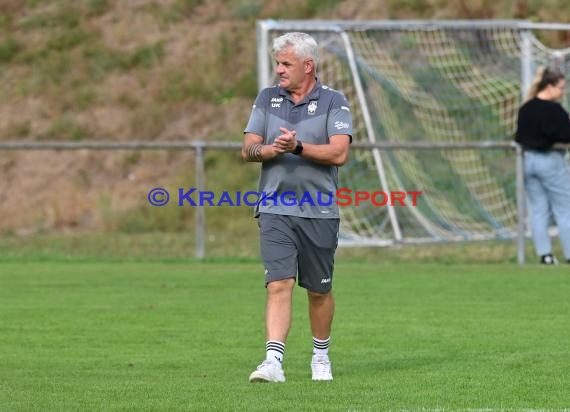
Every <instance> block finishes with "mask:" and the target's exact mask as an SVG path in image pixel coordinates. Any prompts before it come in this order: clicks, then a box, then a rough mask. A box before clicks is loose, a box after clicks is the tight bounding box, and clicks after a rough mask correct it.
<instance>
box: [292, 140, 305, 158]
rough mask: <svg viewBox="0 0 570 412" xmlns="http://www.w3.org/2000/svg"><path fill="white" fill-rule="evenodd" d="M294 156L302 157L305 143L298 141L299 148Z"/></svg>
mask: <svg viewBox="0 0 570 412" xmlns="http://www.w3.org/2000/svg"><path fill="white" fill-rule="evenodd" d="M292 153H293V154H294V155H297V156H298V155H300V154H301V153H303V142H302V141H300V140H297V146H295V150H293V152H292Z"/></svg>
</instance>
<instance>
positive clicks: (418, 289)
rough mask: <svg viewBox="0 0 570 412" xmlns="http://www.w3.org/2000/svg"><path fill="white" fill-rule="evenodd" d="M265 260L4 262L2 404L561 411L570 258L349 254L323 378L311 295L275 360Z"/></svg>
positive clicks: (340, 274) (0, 272) (338, 275)
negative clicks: (330, 374)
mask: <svg viewBox="0 0 570 412" xmlns="http://www.w3.org/2000/svg"><path fill="white" fill-rule="evenodd" d="M262 282H263V272H262V268H261V265H260V264H259V263H258V262H237V261H233V262H209V263H197V262H193V261H191V260H187V261H182V260H181V261H178V262H170V263H168V262H157V261H141V262H105V261H101V262H94V261H91V262H87V261H83V262H81V261H68V262H62V261H57V260H51V261H50V260H47V261H44V262H39V261H25V260H23V259H22V260H17V259H13V260H9V261H6V260H4V261H3V262H0V284H1V285H2V287H1V288H0V405H1V407H0V409H2V410H9V411H46V410H53V411H55V410H57V411H72V410H73V411H77V410H97V411H99V410H113V411H116V410H133V411H135V410H136V411H151V410H152V411H155V410H172V411H174V410H185V411H206V410H207V411H234V410H236V411H264V410H276V411H277V410H278V411H385V410H436V409H437V410H468V409H469V410H473V409H485V410H531V409H532V410H561V409H563V408H568V407H569V406H570V401H568V396H567V388H568V386H569V384H570V372H569V371H568V364H570V351H569V349H568V341H569V340H570V330H569V328H568V325H567V322H568V315H569V314H570V301H569V300H568V296H569V294H570V278H569V277H568V269H567V268H566V267H563V266H559V267H555V268H553V267H548V268H545V267H537V266H536V265H533V266H530V265H529V266H527V267H523V268H521V267H518V266H516V265H513V264H489V263H487V264H442V263H427V264H426V263H423V264H422V263H405V262H400V263H393V262H383V261H382V260H381V259H378V260H376V261H375V262H365V263H355V262H354V261H353V260H351V259H339V262H338V263H337V269H336V272H335V294H336V299H337V311H336V318H335V324H334V332H333V342H332V347H331V357H332V360H333V368H334V373H335V380H334V381H333V382H330V383H325V382H319V383H313V382H311V381H310V376H309V373H310V372H309V362H310V354H311V352H310V351H311V336H310V332H309V330H308V321H307V314H306V297H305V294H304V292H303V291H302V289H297V290H296V293H295V302H294V318H293V325H292V330H291V334H290V338H289V341H288V342H287V349H286V355H285V371H286V375H287V382H286V383H285V384H279V385H260V384H256V385H253V384H249V383H248V382H247V376H248V374H249V373H250V372H251V370H252V369H253V368H255V366H256V364H257V363H258V362H259V361H260V360H261V359H262V357H263V356H264V331H263V310H264V299H265V291H264V288H263V284H262Z"/></svg>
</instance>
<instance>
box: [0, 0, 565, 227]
mask: <svg viewBox="0 0 570 412" xmlns="http://www.w3.org/2000/svg"><path fill="white" fill-rule="evenodd" d="M535 3H537V2H530V1H527V0H517V1H514V2H513V1H509V0H499V1H490V0H478V1H467V0H452V1H444V0H425V1H422V0H406V1H403V0H402V1H395V0H374V1H372V0H369V1H361V0H349V1H337V0H304V1H301V0H290V1H288V2H286V3H285V2H278V1H259V0H232V1H222V0H209V1H203V0H118V1H111V0H84V1H81V2H79V1H72V0H51V1H47V0H27V1H21V0H3V1H2V2H0V29H1V36H0V139H1V140H17V139H30V140H74V141H80V140H97V139H103V140H192V139H214V140H235V141H239V140H241V135H242V134H241V131H242V129H243V126H244V124H245V121H246V120H247V116H248V113H249V110H250V107H251V102H252V100H253V98H254V96H255V94H256V92H257V90H256V87H257V83H256V77H257V73H256V38H255V21H256V20H257V19H265V18H284V19H305V18H319V19H329V18H330V19H390V18H493V17H500V18H531V19H534V20H543V21H545V20H551V21H554V20H558V17H559V16H570V5H569V4H568V2H566V1H563V0H560V1H551V2H542V3H543V4H541V6H540V8H539V7H538V5H537V4H535ZM565 12H566V13H565ZM558 21H559V20H558ZM554 41H557V42H558V43H559V44H561V45H567V44H568V38H566V37H565V35H563V36H562V37H560V38H557V39H554ZM209 161H210V162H216V161H217V160H216V158H215V157H212V158H210V160H209ZM233 161H236V162H237V160H236V159H234V158H230V159H229V160H227V159H226V162H230V163H231V162H233ZM192 167H193V166H192V155H191V153H190V152H188V153H173V152H145V153H140V152H139V153H136V152H88V151H85V152H81V153H71V152H67V153H56V152H24V151H16V152H3V153H0V171H1V172H2V179H1V182H2V183H1V184H0V233H20V234H25V233H36V232H38V231H51V230H69V229H70V230H101V229H109V230H117V229H119V230H121V229H124V227H123V226H122V225H121V224H120V223H117V222H120V221H122V220H124V219H125V216H133V215H136V213H134V212H133V211H134V210H138V211H139V212H140V209H141V205H145V200H146V194H147V193H148V190H149V189H151V188H153V187H156V186H160V185H174V184H175V183H176V184H179V185H184V186H186V187H190V186H191V185H192V184H193V175H192V170H193V169H192ZM219 167H221V168H224V167H227V168H229V167H233V166H232V165H231V164H230V165H228V163H225V164H220V165H219ZM237 169H239V168H237ZM232 173H233V174H234V175H235V174H237V177H235V176H234V178H235V179H238V178H239V177H240V176H241V175H240V173H243V174H244V175H243V177H244V178H245V177H246V176H247V178H248V179H249V178H251V176H252V175H251V173H250V169H248V171H246V172H241V171H237V170H236V168H235V167H233V169H232ZM221 175H222V176H221V177H220V179H222V180H223V179H224V177H223V173H222V174H221ZM253 175H254V174H253ZM217 184H219V185H220V187H221V185H223V183H221V182H218V183H217ZM139 212H137V213H139ZM140 213H142V212H140ZM145 213H148V212H145ZM170 214H171V215H174V216H170V217H168V218H164V217H156V216H148V215H147V214H144V213H143V214H142V215H141V216H139V217H137V222H138V221H139V220H144V219H149V220H150V221H153V219H154V223H151V224H141V223H140V222H139V223H137V224H136V225H134V226H135V229H133V228H131V229H128V230H146V229H153V228H158V229H165V230H171V229H173V230H181V228H183V227H184V224H185V223H188V222H190V221H191V219H192V216H191V214H190V213H187V212H176V213H174V212H170ZM164 220H166V223H164V222H163V221H164ZM157 221H158V223H157ZM161 222H162V223H161ZM137 225H138V226H137ZM137 228H138V229H137Z"/></svg>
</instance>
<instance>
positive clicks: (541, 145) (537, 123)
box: [515, 97, 570, 150]
mask: <svg viewBox="0 0 570 412" xmlns="http://www.w3.org/2000/svg"><path fill="white" fill-rule="evenodd" d="M515 141H516V142H518V143H519V144H520V145H521V146H522V147H523V148H524V149H527V150H549V149H550V148H552V145H553V144H554V143H569V142H570V118H569V117H568V112H567V111H566V110H564V108H563V107H562V106H561V105H560V104H559V103H557V102H554V101H549V100H541V99H539V98H537V97H535V98H534V99H531V100H529V101H528V102H526V103H525V104H523V105H522V106H521V108H520V109H519V113H518V121H517V134H516V137H515Z"/></svg>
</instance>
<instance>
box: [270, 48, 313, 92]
mask: <svg viewBox="0 0 570 412" xmlns="http://www.w3.org/2000/svg"><path fill="white" fill-rule="evenodd" d="M275 62H276V64H277V67H276V68H275V72H276V73H277V75H278V76H279V86H281V87H283V88H284V89H286V90H289V91H293V90H296V89H298V88H300V87H301V86H302V84H303V81H304V80H305V76H306V75H307V70H308V65H307V60H306V59H305V60H303V59H300V58H299V57H298V56H297V55H296V54H295V53H294V51H293V48H291V47H288V48H286V49H283V50H282V51H281V52H280V53H277V54H276V56H275Z"/></svg>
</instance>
